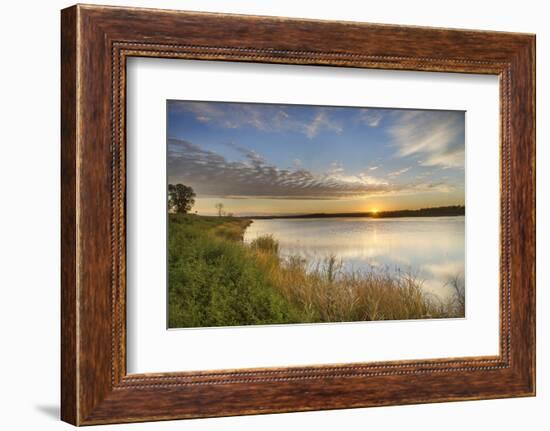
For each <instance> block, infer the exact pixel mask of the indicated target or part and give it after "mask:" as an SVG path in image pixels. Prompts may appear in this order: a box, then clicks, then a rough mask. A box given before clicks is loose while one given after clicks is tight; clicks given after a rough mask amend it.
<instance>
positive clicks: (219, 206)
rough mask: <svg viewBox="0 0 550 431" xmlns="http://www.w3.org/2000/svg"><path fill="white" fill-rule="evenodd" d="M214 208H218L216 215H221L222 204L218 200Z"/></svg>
mask: <svg viewBox="0 0 550 431" xmlns="http://www.w3.org/2000/svg"><path fill="white" fill-rule="evenodd" d="M216 209H217V210H218V217H221V216H222V215H223V204H222V203H221V202H218V203H217V204H216Z"/></svg>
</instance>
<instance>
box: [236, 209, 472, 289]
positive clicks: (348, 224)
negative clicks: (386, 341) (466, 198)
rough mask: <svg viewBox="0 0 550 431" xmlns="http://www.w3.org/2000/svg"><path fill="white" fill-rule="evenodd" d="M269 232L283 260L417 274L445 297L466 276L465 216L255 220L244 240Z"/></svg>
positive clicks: (352, 268) (428, 285)
mask: <svg viewBox="0 0 550 431" xmlns="http://www.w3.org/2000/svg"><path fill="white" fill-rule="evenodd" d="M265 234H272V235H273V236H274V237H275V239H277V240H278V241H279V245H280V251H281V255H282V256H292V255H299V256H301V257H303V258H305V259H307V260H308V262H310V264H311V263H316V262H322V261H323V260H325V259H326V258H328V257H330V256H335V257H336V258H337V259H341V260H342V261H343V264H344V267H343V269H344V270H369V269H371V267H376V268H380V269H384V270H388V271H390V272H397V271H398V270H401V271H403V272H413V273H415V274H417V276H418V278H419V279H420V280H422V281H423V285H424V287H425V288H426V290H428V291H430V292H433V293H435V294H437V295H439V296H446V295H447V294H448V293H450V289H449V288H448V286H445V284H446V283H447V282H448V280H449V279H450V278H451V277H452V276H455V275H457V274H460V273H462V274H464V217H437V218H436V217H426V218H401V219H374V220H373V219H368V218H349V219H338V218H333V219H272V220H255V221H254V223H252V225H251V226H250V227H249V228H248V229H247V231H246V233H245V238H244V239H245V241H247V242H248V241H251V240H253V239H254V238H256V237H258V236H261V235H265Z"/></svg>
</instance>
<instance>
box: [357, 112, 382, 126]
mask: <svg viewBox="0 0 550 431" xmlns="http://www.w3.org/2000/svg"><path fill="white" fill-rule="evenodd" d="M358 118H359V121H361V122H362V123H364V124H366V125H368V126H369V127H378V126H379V125H380V122H381V121H382V118H383V115H382V111H380V110H379V109H368V108H363V109H359V112H358Z"/></svg>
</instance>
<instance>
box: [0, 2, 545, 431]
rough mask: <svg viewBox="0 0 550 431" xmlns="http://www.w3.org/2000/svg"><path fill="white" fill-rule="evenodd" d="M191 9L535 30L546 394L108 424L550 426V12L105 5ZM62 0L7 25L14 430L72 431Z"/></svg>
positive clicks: (6, 255) (6, 241) (0, 223)
mask: <svg viewBox="0 0 550 431" xmlns="http://www.w3.org/2000/svg"><path fill="white" fill-rule="evenodd" d="M102 3H107V4H120V5H133V6H149V7H165V8H174V9H188V10H210V11H220V12H234V13H249V14H264V15H284V16H295V17H309V18H321V19H343V20H359V21H370V22H381V23H393V24H412V25H431V26H440V27H457V28H478V29H488V30H506V31H524V32H536V33H537V57H538V58H537V64H538V66H537V76H538V81H537V93H538V94H537V117H538V118H539V121H538V124H537V138H538V162H537V163H538V173H537V177H538V198H537V201H538V202H537V212H538V214H537V218H538V220H539V223H538V236H537V237H538V238H537V248H538V263H539V265H538V270H537V278H538V295H537V311H538V318H537V327H538V330H537V333H538V343H537V352H538V380H537V382H538V396H537V397H536V398H524V399H508V400H494V401H476V402H461V403H445V404H435V405H418V406H404V407H400V406H397V407H385V408H371V409H356V410H342V411H330V412H310V413H293V414H284V415H267V416H251V417H237V418H221V419H207V420H194V421H185V422H181V421H173V422H163V423H155V424H134V425H122V426H105V427H98V428H96V429H116V430H121V429H135V430H138V429H139V430H141V429H144V430H168V429H174V430H175V429H178V430H228V429H229V430H237V429H238V430H258V429H262V430H264V429H265V430H270V429H273V430H276V429H281V428H283V429H284V428H287V429H298V430H299V429H318V430H333V429H346V430H355V429H357V430H359V429H361V430H363V429H365V428H367V427H368V428H370V429H384V430H394V429H405V430H407V431H409V430H417V429H418V430H422V431H429V430H438V431H440V430H441V429H445V430H461V431H462V430H466V429H478V428H490V429H498V430H517V429H533V430H543V429H547V428H548V423H550V414H549V412H548V405H549V403H550V373H549V371H548V370H549V365H548V362H549V360H550V356H549V342H548V337H549V334H550V332H549V331H550V330H549V329H548V328H549V327H550V321H549V318H548V313H546V314H545V313H544V312H543V310H546V311H548V310H549V309H550V297H549V296H548V294H547V293H546V292H545V291H544V290H545V289H544V286H545V285H548V283H549V282H550V280H549V277H550V272H549V270H548V265H546V267H545V266H544V262H548V261H549V259H550V250H549V248H548V247H549V245H550V231H549V227H548V226H549V224H548V222H544V220H545V219H546V220H548V219H550V206H549V205H550V194H549V193H548V191H547V190H546V188H547V186H548V185H549V184H550V173H549V171H548V170H546V172H545V171H544V170H543V168H544V167H545V166H546V165H547V164H548V163H549V162H550V150H549V149H548V146H547V145H545V143H547V141H548V134H549V133H550V126H548V122H546V121H544V120H542V119H545V118H546V119H547V118H549V117H550V99H549V96H550V92H549V84H550V78H549V77H550V70H549V69H550V68H549V62H548V52H550V28H549V27H548V17H549V13H548V11H546V10H545V9H544V3H545V2H542V1H536V0H532V1H530V0H524V1H521V2H518V1H513V2H512V1H502V0H501V1H487V2H480V1H477V0H473V1H470V0H463V1H461V2H453V3H449V2H441V1H420V0H417V1H407V0H403V1H391V0H387V1H385V2H368V4H367V3H366V2H358V1H354V0H339V1H338V2H323V3H321V2H311V1H305V0H304V1H301V2H300V1H297V0H288V1H286V0H271V1H269V0H266V1H261V2H260V1H255V2H252V1H237V0H231V1H224V0H218V1H215V0H197V1H167V0H159V1H153V0H149V1H144V0H132V1H122V0H120V1H118V2H110V1H107V0H104V1H102ZM69 4H70V3H69V2H65V1H58V0H51V1H48V2H39V1H27V2H6V4H3V8H2V15H1V17H0V23H1V25H0V31H1V32H2V38H1V40H2V48H3V49H2V54H3V55H2V64H1V68H0V74H1V79H0V86H1V87H0V95H1V99H0V100H1V104H2V105H1V106H2V111H1V118H2V122H1V127H0V143H1V145H0V152H1V154H0V184H1V185H2V186H1V194H2V199H1V201H0V202H1V210H0V217H1V220H0V253H1V255H0V258H1V262H2V265H1V267H0V268H1V271H0V280H1V282H0V286H1V291H0V292H1V295H2V296H1V298H0V319H1V326H0V327H1V328H2V333H1V334H2V352H1V355H0V367H1V368H0V369H1V370H2V380H1V382H0V397H1V400H0V401H1V405H2V414H1V415H0V425H1V426H2V428H5V429H9V430H19V429H22V430H26V429H40V430H56V429H70V426H69V425H66V424H63V423H61V422H59V421H58V420H57V416H58V409H59V403H58V399H59V387H58V385H59V372H60V371H59V217H60V216H59V88H60V87H59V9H60V8H62V7H65V6H68V5H69Z"/></svg>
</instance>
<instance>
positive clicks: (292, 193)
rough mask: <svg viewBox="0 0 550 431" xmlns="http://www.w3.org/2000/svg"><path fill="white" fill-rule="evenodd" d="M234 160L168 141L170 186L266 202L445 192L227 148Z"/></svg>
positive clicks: (431, 186)
mask: <svg viewBox="0 0 550 431" xmlns="http://www.w3.org/2000/svg"><path fill="white" fill-rule="evenodd" d="M227 145H230V146H231V147H232V148H234V149H235V150H236V151H238V152H239V153H240V154H241V156H242V158H241V159H240V160H228V159H227V158H226V157H224V156H222V155H220V154H218V153H216V152H214V151H211V150H207V149H204V148H202V147H200V146H199V145H196V144H193V143H191V142H188V141H184V140H178V139H169V140H168V172H169V181H170V182H171V183H175V182H182V183H185V184H188V185H191V186H192V187H194V188H195V191H196V192H197V194H198V195H199V196H202V197H204V196H217V197H226V198H270V199H346V198H354V197H363V196H364V197H366V196H377V195H385V194H387V195H389V194H397V193H402V194H406V193H415V192H430V191H439V192H441V191H449V190H450V186H448V185H447V184H443V183H418V182H417V183H410V184H394V183H392V182H391V180H390V179H388V178H381V177H375V176H373V175H372V174H371V173H370V172H369V171H368V170H367V171H366V172H361V173H359V174H354V175H351V174H349V173H346V171H345V169H344V167H343V166H342V164H341V163H339V162H334V163H333V164H332V165H331V167H330V168H329V169H327V171H326V172H324V173H320V174H314V173H312V172H311V171H309V170H307V169H304V168H302V166H301V165H300V164H295V165H294V167H293V168H290V169H281V168H278V167H276V166H274V165H272V164H270V163H268V162H267V161H266V160H265V159H264V158H263V157H262V156H261V155H260V154H258V153H256V152H255V151H251V150H248V149H246V148H244V147H242V146H240V145H237V144H234V143H229V144H227Z"/></svg>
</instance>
